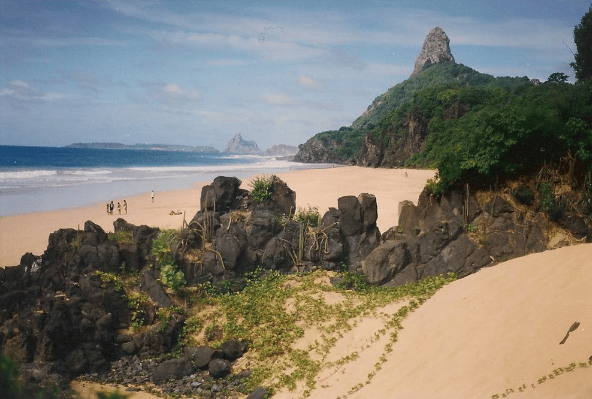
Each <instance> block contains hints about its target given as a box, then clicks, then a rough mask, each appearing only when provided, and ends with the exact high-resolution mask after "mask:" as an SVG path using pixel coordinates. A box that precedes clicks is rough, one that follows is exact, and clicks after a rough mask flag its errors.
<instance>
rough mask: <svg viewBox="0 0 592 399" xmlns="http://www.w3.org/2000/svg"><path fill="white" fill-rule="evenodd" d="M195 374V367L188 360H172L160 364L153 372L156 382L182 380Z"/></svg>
mask: <svg viewBox="0 0 592 399" xmlns="http://www.w3.org/2000/svg"><path fill="white" fill-rule="evenodd" d="M191 374H193V366H192V365H191V362H190V361H189V360H188V359H186V358H183V357H182V358H179V359H171V360H167V361H165V362H163V363H161V364H159V365H158V366H157V367H156V369H155V370H154V372H153V376H154V378H155V379H156V380H170V379H180V378H183V377H185V376H188V375H191Z"/></svg>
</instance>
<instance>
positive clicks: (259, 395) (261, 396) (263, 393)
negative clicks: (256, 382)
mask: <svg viewBox="0 0 592 399" xmlns="http://www.w3.org/2000/svg"><path fill="white" fill-rule="evenodd" d="M271 393H272V391H271V390H269V389H267V388H265V387H257V388H255V390H253V391H252V392H251V393H250V394H248V395H247V397H246V399H266V398H269V396H270V395H271Z"/></svg>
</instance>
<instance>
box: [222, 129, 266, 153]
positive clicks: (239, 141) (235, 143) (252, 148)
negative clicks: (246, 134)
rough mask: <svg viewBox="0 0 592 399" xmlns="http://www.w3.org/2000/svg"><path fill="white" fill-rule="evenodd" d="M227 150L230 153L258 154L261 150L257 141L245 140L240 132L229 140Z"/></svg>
mask: <svg viewBox="0 0 592 399" xmlns="http://www.w3.org/2000/svg"><path fill="white" fill-rule="evenodd" d="M226 152H228V153H230V154H258V153H260V152H261V150H260V149H259V146H258V145H257V143H255V142H254V141H247V140H243V136H242V135H241V134H240V133H239V134H237V135H236V136H234V137H233V138H232V140H230V141H229V142H228V145H227V146H226Z"/></svg>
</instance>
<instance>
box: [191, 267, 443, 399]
mask: <svg viewBox="0 0 592 399" xmlns="http://www.w3.org/2000/svg"><path fill="white" fill-rule="evenodd" d="M330 276H331V274H330V273H329V272H325V271H317V272H313V273H309V274H305V275H290V276H287V275H282V274H280V273H278V272H275V271H273V272H263V271H262V270H261V269H259V270H258V271H256V272H254V273H253V274H251V275H250V276H249V278H248V280H247V282H246V286H245V288H244V289H243V290H242V291H240V292H235V293H225V294H221V293H218V294H215V295H212V294H211V290H209V289H207V287H206V289H204V290H203V291H202V290H197V291H195V295H203V299H202V300H201V301H199V300H195V299H192V302H193V303H195V304H196V305H195V306H193V307H192V308H191V309H189V310H188V321H187V324H186V327H185V330H184V342H185V344H187V345H202V344H204V343H208V344H209V345H212V346H213V347H216V346H217V345H219V344H220V343H221V342H223V341H225V340H227V339H231V338H236V339H240V340H244V341H246V342H249V352H248V353H247V355H246V359H245V361H246V362H247V364H248V366H249V367H251V368H252V369H253V373H252V375H251V377H250V379H249V382H248V385H249V388H254V387H256V386H258V385H261V384H263V383H265V384H271V385H272V388H273V389H280V388H288V389H295V388H296V387H297V386H300V387H301V386H302V384H304V386H305V387H306V388H305V389H306V390H309V389H312V388H313V387H314V386H315V378H316V376H317V374H318V373H319V372H320V371H321V370H323V369H330V368H334V367H341V366H343V365H345V364H346V363H349V362H351V361H353V360H355V359H356V358H357V354H356V353H350V354H348V355H347V356H345V357H343V358H342V359H339V360H336V361H332V362H329V361H324V360H323V359H325V358H326V357H327V356H328V354H329V352H330V350H331V348H333V347H334V346H335V345H336V344H337V342H338V340H339V338H341V337H343V335H344V333H346V332H347V331H350V330H352V329H353V328H355V327H356V326H357V325H358V323H363V320H362V319H363V318H364V317H379V318H381V319H382V320H383V321H384V328H382V329H380V331H379V332H377V333H376V335H377V336H376V337H375V338H374V339H373V340H378V339H379V338H380V337H382V336H386V337H389V339H388V343H387V344H386V347H385V350H384V353H383V354H382V355H381V356H380V357H379V358H377V365H378V366H376V369H378V368H379V367H380V365H381V364H382V363H384V362H385V361H386V357H385V355H386V353H388V352H390V351H391V350H392V344H393V343H394V342H395V341H396V332H397V330H398V329H399V328H400V327H401V326H400V321H401V320H402V318H404V317H405V316H406V315H407V314H408V313H409V312H410V311H412V310H413V309H415V308H416V307H417V306H419V305H420V304H421V303H423V302H424V301H425V300H427V298H429V297H430V296H431V295H433V293H435V292H436V291H437V290H438V289H439V288H441V287H442V286H443V285H445V284H447V283H449V282H450V281H452V280H453V279H454V278H455V277H454V276H449V277H448V278H444V277H433V278H427V279H425V280H423V281H421V282H419V283H417V284H408V285H405V286H400V287H390V288H380V287H371V286H368V285H367V284H366V283H365V281H361V280H358V286H356V287H355V288H357V290H356V291H353V290H350V289H344V288H339V287H335V286H333V285H331V284H330V283H329V279H330ZM398 301H403V302H401V307H400V308H399V310H398V311H397V312H396V313H395V314H386V313H383V311H382V310H381V309H383V308H384V307H385V306H387V305H389V304H394V303H397V302H398ZM310 327H314V329H315V331H316V332H315V339H314V340H313V341H314V342H313V343H312V344H310V345H309V346H308V347H299V346H298V344H297V343H298V342H301V340H302V339H303V338H304V335H305V328H306V329H309V328H310Z"/></svg>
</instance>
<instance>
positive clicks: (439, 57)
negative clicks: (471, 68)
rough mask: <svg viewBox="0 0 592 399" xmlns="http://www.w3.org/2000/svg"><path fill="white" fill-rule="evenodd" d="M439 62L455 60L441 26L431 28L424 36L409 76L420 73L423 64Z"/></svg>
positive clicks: (448, 40)
mask: <svg viewBox="0 0 592 399" xmlns="http://www.w3.org/2000/svg"><path fill="white" fill-rule="evenodd" d="M441 62H453V63H454V62H455V61H454V57H453V56H452V53H451V52H450V39H449V38H448V36H446V33H445V32H444V30H443V29H442V28H434V29H432V30H431V31H430V32H429V33H428V35H427V36H426V38H425V40H424V42H423V47H422V49H421V52H420V53H419V55H418V56H417V58H416V59H415V66H414V67H413V72H412V73H411V75H410V76H409V77H413V76H415V75H417V74H418V73H420V72H421V71H422V70H423V69H424V67H425V65H426V64H427V65H429V64H438V63H441Z"/></svg>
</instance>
